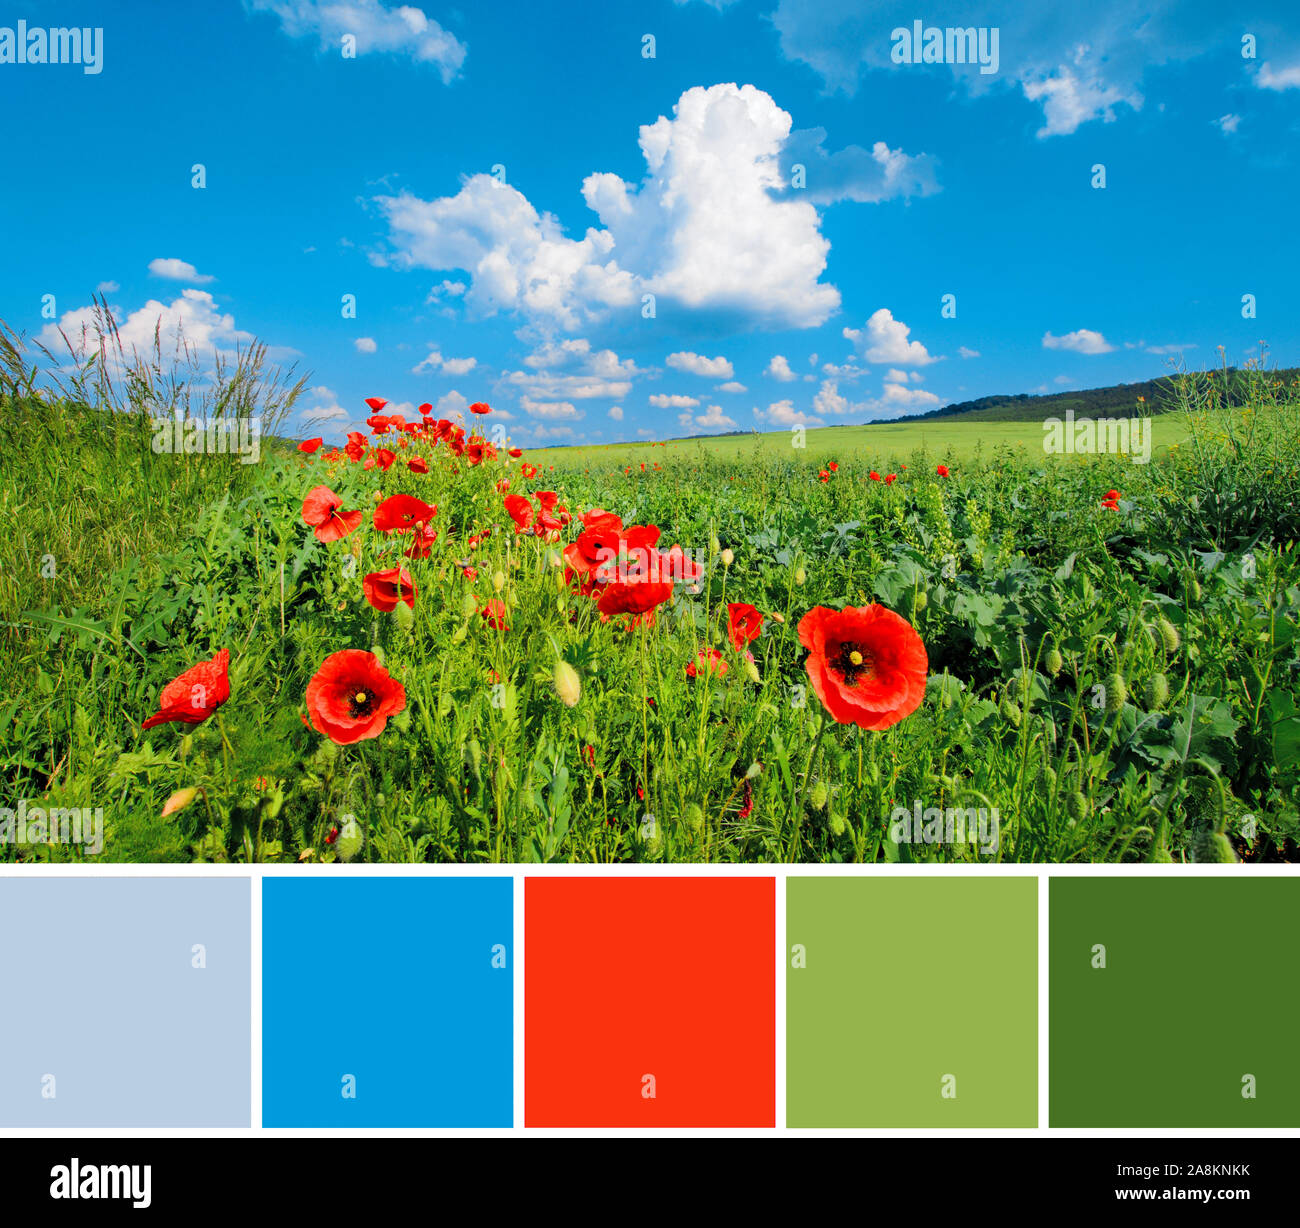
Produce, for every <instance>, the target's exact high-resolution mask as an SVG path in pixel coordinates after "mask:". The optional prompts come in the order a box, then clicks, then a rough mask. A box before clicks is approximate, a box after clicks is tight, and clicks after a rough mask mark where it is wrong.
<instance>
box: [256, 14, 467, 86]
mask: <svg viewBox="0 0 1300 1228" xmlns="http://www.w3.org/2000/svg"><path fill="white" fill-rule="evenodd" d="M244 3H245V4H246V5H247V7H248V8H249V9H251V10H252V11H253V12H255V13H271V14H274V15H275V16H276V17H278V18H279V19H280V28H281V29H282V30H283V31H284V32H285V33H286V34H287V35H289V36H290V37H291V38H314V39H317V40H319V42H320V48H321V50H322V51H331V52H333V53H335V54H338V52H339V49H340V48H341V47H342V45H343V38H344V36H346V35H350V36H352V37H353V38H355V39H356V51H357V54H358V55H369V54H371V53H374V52H384V53H387V54H389V55H401V56H405V57H407V58H408V59H411V60H414V61H415V62H416V63H417V64H432V65H434V67H436V68H437V69H438V72H439V75H440V76H441V77H442V79H443V81H444V83H445V82H448V81H450V80H451V79H452V78H453V77H455V75H456V73H457V72H458V71H459V69H460V67H461V65H462V64H464V62H465V55H466V50H467V49H466V47H465V44H464V43H462V42H461V41H460V40H459V39H458V38H457V37H456V36H455V35H454V34H452V33H451V32H450V31H448V30H445V29H443V27H442V26H440V25H439V24H438V23H437V22H436V21H434V19H433V18H432V17H430V16H428V15H427V14H426V13H425V12H424V10H423V9H419V8H415V7H413V6H411V5H407V4H403V5H399V6H397V7H396V8H388V7H387V6H385V5H383V4H380V3H379V0H244Z"/></svg>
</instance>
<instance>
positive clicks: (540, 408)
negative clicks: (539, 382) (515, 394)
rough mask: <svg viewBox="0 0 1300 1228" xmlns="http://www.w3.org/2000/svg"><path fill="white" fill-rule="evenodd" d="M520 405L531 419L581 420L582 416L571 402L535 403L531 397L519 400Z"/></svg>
mask: <svg viewBox="0 0 1300 1228" xmlns="http://www.w3.org/2000/svg"><path fill="white" fill-rule="evenodd" d="M519 404H520V406H521V408H522V409H523V411H524V413H526V414H527V415H528V416H529V417H530V418H546V419H548V420H553V419H559V418H581V417H582V414H581V413H579V412H578V408H577V406H576V405H574V404H573V403H572V402H571V401H535V400H533V398H532V397H530V396H523V397H520V398H519Z"/></svg>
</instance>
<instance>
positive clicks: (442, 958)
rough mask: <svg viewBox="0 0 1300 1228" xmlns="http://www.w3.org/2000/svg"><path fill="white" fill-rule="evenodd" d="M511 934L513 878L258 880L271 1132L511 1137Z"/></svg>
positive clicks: (265, 1098)
mask: <svg viewBox="0 0 1300 1228" xmlns="http://www.w3.org/2000/svg"><path fill="white" fill-rule="evenodd" d="M513 923H514V885H513V882H512V880H511V879H509V878H387V877H385V878H337V879H328V878H278V877H277V878H272V877H267V878H264V879H263V880H262V1124H263V1125H264V1126H284V1127H312V1126H372V1127H438V1126H454V1127H461V1128H466V1127H475V1126H510V1125H511V1124H512V1122H513V1117H514V1092H513V1086H514V1039H513V1037H514V989H513V986H514V971H513V968H514V934H513ZM347 1091H352V1092H354V1093H355V1094H354V1095H352V1096H347V1095H345V1094H344V1093H345V1092H347Z"/></svg>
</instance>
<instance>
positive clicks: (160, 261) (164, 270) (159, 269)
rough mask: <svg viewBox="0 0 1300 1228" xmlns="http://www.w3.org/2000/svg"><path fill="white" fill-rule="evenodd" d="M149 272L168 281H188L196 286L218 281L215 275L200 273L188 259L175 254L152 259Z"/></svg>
mask: <svg viewBox="0 0 1300 1228" xmlns="http://www.w3.org/2000/svg"><path fill="white" fill-rule="evenodd" d="M149 272H150V273H151V274H152V275H153V276H154V277H161V278H163V279H165V280H166V281H188V282H190V283H191V284H193V285H196V286H204V285H207V283H208V282H210V281H216V278H215V277H210V276H209V275H208V274H206V273H200V272H199V271H198V269H196V268H195V267H194V266H193V265H192V264H190V263H189V262H188V261H186V260H177V259H176V258H175V257H174V256H168V257H165V258H164V257H161V256H160V257H158V258H157V259H155V260H150V261H149Z"/></svg>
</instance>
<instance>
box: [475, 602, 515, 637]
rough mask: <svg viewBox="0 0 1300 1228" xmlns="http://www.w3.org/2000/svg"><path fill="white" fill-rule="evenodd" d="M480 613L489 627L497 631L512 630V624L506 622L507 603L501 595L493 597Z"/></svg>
mask: <svg viewBox="0 0 1300 1228" xmlns="http://www.w3.org/2000/svg"><path fill="white" fill-rule="evenodd" d="M479 613H480V614H481V615H482V616H483V620H484V621H485V622H486V623H487V625H488V626H489V627H492V628H494V629H495V630H497V631H509V630H510V624H509V623H507V622H506V613H507V611H506V603H505V602H504V601H502V600H501V598H500V597H493V598H492V599H491V600H490V601H489V602H488V603H487V605H485V606H484V607H483V608H482V609H481V610H480V611H479Z"/></svg>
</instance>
